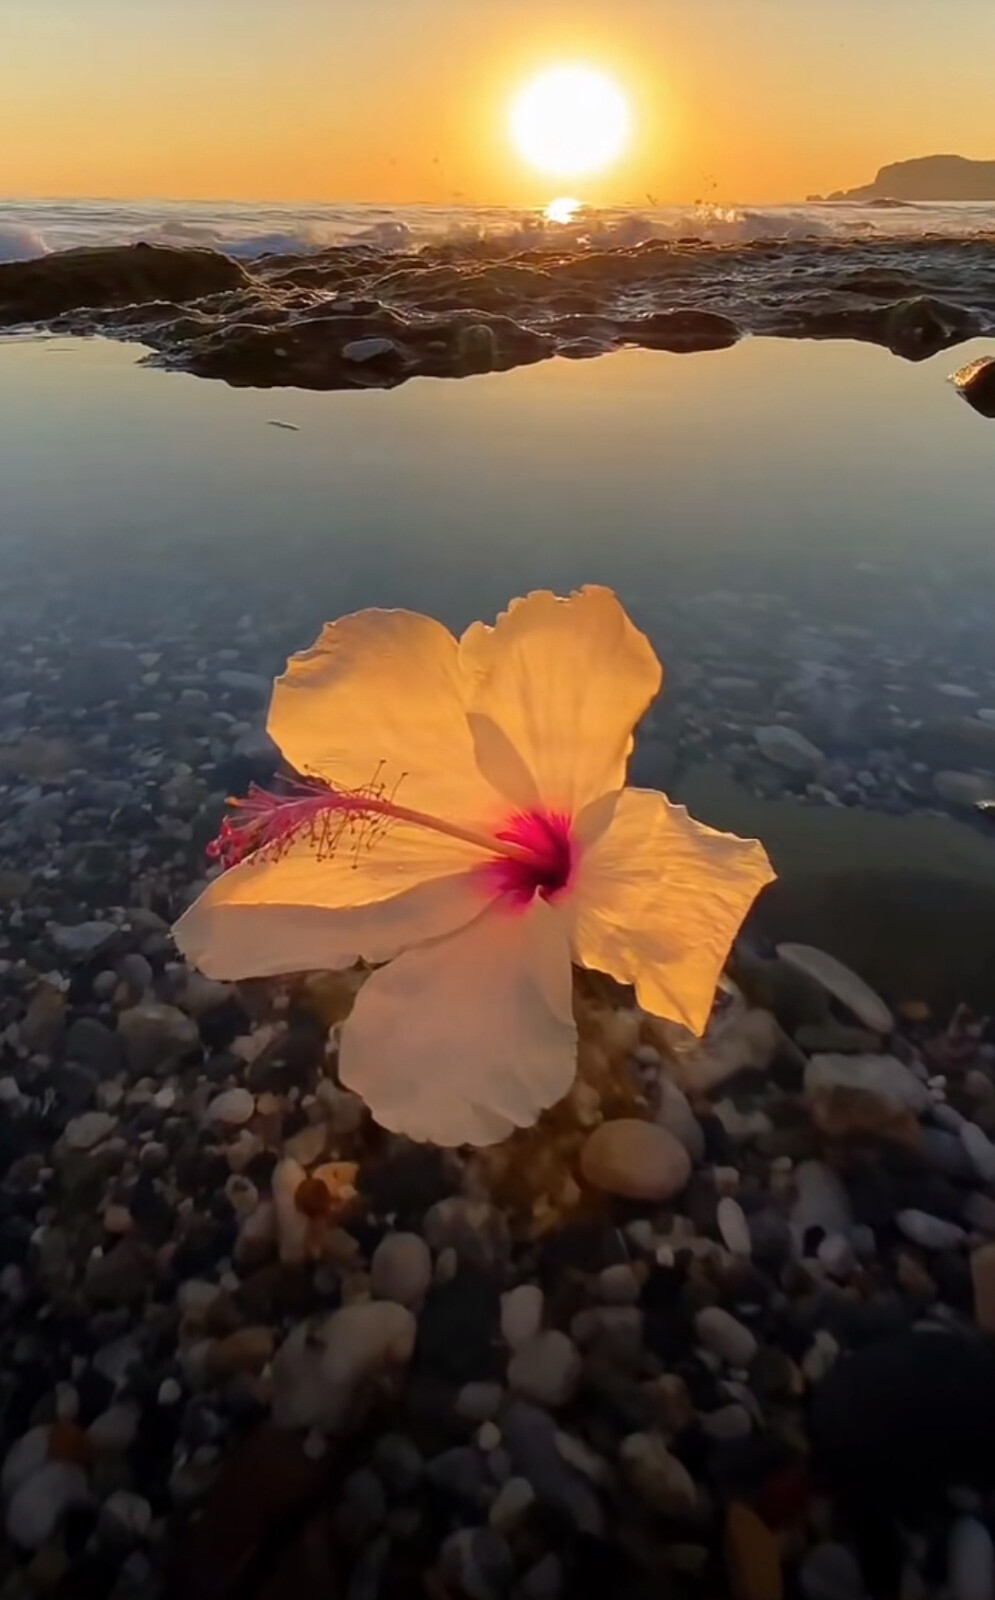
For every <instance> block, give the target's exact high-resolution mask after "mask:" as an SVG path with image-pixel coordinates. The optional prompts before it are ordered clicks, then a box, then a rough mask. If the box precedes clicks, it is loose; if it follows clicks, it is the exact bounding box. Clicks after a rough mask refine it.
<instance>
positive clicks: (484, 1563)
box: [361, 340, 515, 1600]
mask: <svg viewBox="0 0 995 1600" xmlns="http://www.w3.org/2000/svg"><path fill="white" fill-rule="evenodd" d="M361 342H362V343H379V342H381V341H379V340H369V341H366V340H364V341H361ZM383 342H385V343H389V341H383ZM439 1570H440V1572H441V1574H442V1577H443V1579H444V1581H446V1582H448V1583H450V1584H452V1585H453V1587H454V1588H455V1590H456V1592H457V1593H458V1594H460V1595H465V1596H466V1600H501V1597H502V1596H503V1595H504V1593H505V1591H506V1590H507V1589H508V1587H509V1586H510V1584H511V1581H512V1578H513V1577H514V1573H515V1564H514V1561H513V1560H512V1555H511V1551H510V1549H509V1548H508V1544H507V1541H506V1540H505V1538H504V1537H503V1535H502V1534H500V1533H499V1532H498V1531H497V1529H496V1528H458V1529H457V1531H456V1532H455V1533H451V1534H450V1535H449V1537H448V1538H447V1539H445V1540H444V1541H443V1543H442V1547H441V1549H440V1550H439Z"/></svg>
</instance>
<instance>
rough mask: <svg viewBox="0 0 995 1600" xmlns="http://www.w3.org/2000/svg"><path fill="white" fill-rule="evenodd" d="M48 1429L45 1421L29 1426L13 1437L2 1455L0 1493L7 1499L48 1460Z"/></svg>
mask: <svg viewBox="0 0 995 1600" xmlns="http://www.w3.org/2000/svg"><path fill="white" fill-rule="evenodd" d="M49 1438H50V1429H49V1425H48V1423H47V1422H43V1423H39V1424H38V1426H37V1427H34V1428H29V1429H28V1431H27V1433H24V1434H22V1435H21V1437H20V1438H19V1439H15V1440H14V1443H13V1444H12V1445H11V1447H10V1449H9V1450H8V1451H7V1454H6V1455H5V1457H4V1462H3V1472H2V1474H0V1494H2V1496H3V1498H4V1500H9V1499H10V1497H11V1495H12V1494H13V1493H14V1492H15V1490H17V1489H19V1488H20V1486H21V1484H22V1483H25V1482H26V1481H27V1479H28V1478H30V1477H31V1475H32V1473H34V1472H37V1471H38V1469H39V1467H43V1466H44V1465H45V1463H46V1461H47V1460H48V1449H49Z"/></svg>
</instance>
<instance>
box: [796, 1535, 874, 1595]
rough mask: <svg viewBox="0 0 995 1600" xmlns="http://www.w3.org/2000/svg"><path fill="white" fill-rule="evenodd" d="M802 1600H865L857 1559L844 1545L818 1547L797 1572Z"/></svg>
mask: <svg viewBox="0 0 995 1600" xmlns="http://www.w3.org/2000/svg"><path fill="white" fill-rule="evenodd" d="M798 1581H799V1583H800V1584H801V1587H802V1592H803V1593H804V1595H805V1600H864V1580H863V1578H862V1577H861V1574H860V1566H859V1563H858V1561H857V1558H856V1556H855V1555H854V1554H853V1552H852V1551H851V1550H848V1549H847V1547H846V1545H845V1544H832V1543H828V1542H827V1543H826V1544H817V1545H815V1546H814V1548H813V1549H811V1550H809V1551H808V1553H807V1554H806V1556H805V1557H804V1559H803V1561H802V1563H801V1566H800V1568H799V1570H798Z"/></svg>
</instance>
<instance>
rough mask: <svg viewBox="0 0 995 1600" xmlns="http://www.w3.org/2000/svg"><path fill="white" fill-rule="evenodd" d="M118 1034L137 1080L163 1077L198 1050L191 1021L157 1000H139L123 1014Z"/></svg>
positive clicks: (198, 1042)
mask: <svg viewBox="0 0 995 1600" xmlns="http://www.w3.org/2000/svg"><path fill="white" fill-rule="evenodd" d="M118 1032H119V1033H120V1035H121V1037H122V1039H123V1040H124V1045H125V1049H126V1051H127V1055H128V1066H129V1068H130V1069H131V1072H132V1073H133V1074H134V1076H135V1077H136V1078H146V1077H157V1076H164V1075H165V1074H166V1073H168V1072H170V1071H172V1069H173V1068H174V1067H176V1066H178V1065H179V1063H180V1062H181V1061H182V1060H184V1058H185V1057H187V1056H191V1055H193V1054H194V1053H195V1052H196V1051H198V1050H199V1049H200V1033H199V1031H198V1028H197V1024H196V1022H194V1020H193V1018H192V1017H188V1016H186V1014H185V1013H184V1012H182V1011H180V1010H179V1009H178V1007H176V1006H168V1005H163V1004H161V1003H160V1002H159V1001H158V1000H140V1001H139V1002H138V1004H137V1005H136V1006H131V1007H129V1009H128V1010H127V1011H122V1012H121V1015H120V1017H119V1019H118Z"/></svg>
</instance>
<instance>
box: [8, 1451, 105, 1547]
mask: <svg viewBox="0 0 995 1600" xmlns="http://www.w3.org/2000/svg"><path fill="white" fill-rule="evenodd" d="M89 1498H90V1496H89V1489H88V1487H87V1481H86V1473H85V1472H84V1471H83V1469H82V1467H79V1466H77V1465H76V1464H75V1463H74V1462H71V1461H50V1462H49V1463H48V1464H47V1465H46V1466H44V1467H41V1468H39V1470H38V1471H37V1472H34V1473H32V1475H31V1477H30V1478H27V1479H26V1480H25V1482H24V1483H22V1484H21V1485H20V1487H19V1488H18V1489H17V1490H16V1491H15V1492H14V1495H13V1496H12V1498H11V1501H10V1504H9V1505H8V1507H7V1519H6V1528H7V1537H8V1538H9V1539H10V1541H11V1543H12V1544H15V1545H18V1546H20V1548H21V1549H23V1550H37V1549H38V1548H39V1547H40V1546H41V1545H43V1544H47V1543H48V1541H49V1539H51V1537H52V1535H53V1534H54V1533H55V1530H56V1528H57V1527H58V1525H59V1522H60V1521H61V1519H62V1517H63V1515H64V1514H65V1512H67V1511H68V1510H69V1509H70V1507H71V1506H78V1505H85V1504H86V1502H87V1501H88V1500H89Z"/></svg>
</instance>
